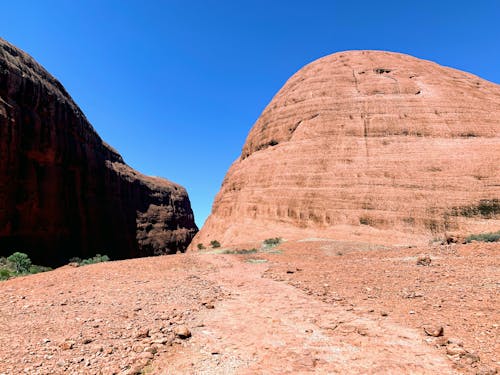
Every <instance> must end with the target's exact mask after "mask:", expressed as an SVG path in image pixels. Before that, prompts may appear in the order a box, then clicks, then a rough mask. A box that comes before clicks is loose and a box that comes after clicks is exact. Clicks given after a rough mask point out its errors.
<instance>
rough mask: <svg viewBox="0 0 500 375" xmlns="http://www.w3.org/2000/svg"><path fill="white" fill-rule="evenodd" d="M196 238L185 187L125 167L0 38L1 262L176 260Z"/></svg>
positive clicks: (57, 89)
mask: <svg viewBox="0 0 500 375" xmlns="http://www.w3.org/2000/svg"><path fill="white" fill-rule="evenodd" d="M196 232H197V227H196V225H195V223H194V217H193V212H192V210H191V206H190V202H189V198H188V195H187V193H186V190H185V189H184V188H183V187H181V186H179V185H177V184H175V183H172V182H170V181H167V180H164V179H161V178H156V177H147V176H144V175H142V174H140V173H138V172H136V171H135V170H133V169H132V168H130V167H129V166H127V165H126V164H125V163H124V161H123V159H122V157H121V156H120V155H119V154H118V153H117V152H116V151H115V150H113V149H112V148H111V147H110V146H108V145H107V144H106V143H105V142H103V141H102V140H101V138H100V137H99V135H98V134H97V133H96V131H95V130H94V129H93V127H92V125H90V123H89V122H88V121H87V119H86V118H85V116H84V114H83V113H82V111H81V110H80V109H79V108H78V106H77V105H76V104H75V103H74V102H73V100H72V99H71V97H70V96H69V95H68V93H67V92H66V90H65V89H64V87H63V86H62V85H61V84H60V83H59V82H58V81H57V80H56V79H55V78H54V77H52V76H51V75H50V74H49V73H48V72H47V71H46V70H45V69H44V68H42V67H41V66H40V65H39V64H38V63H37V62H36V61H34V60H33V59H32V58H31V57H30V56H28V55H27V54H25V53H24V52H22V51H20V50H19V49H17V48H15V47H14V46H12V45H11V44H9V43H7V42H6V41H4V40H2V39H0V255H2V256H3V255H9V254H10V253H12V252H13V251H23V252H26V253H27V254H29V255H30V257H31V258H32V260H33V261H34V262H35V263H40V264H47V265H59V264H62V263H64V262H67V260H68V259H69V258H71V257H73V256H79V257H89V256H93V255H95V254H96V253H101V254H107V255H109V256H110V257H111V258H112V259H122V258H131V257H140V256H147V255H157V254H166V253H175V252H176V251H179V250H180V251H183V250H184V249H185V248H186V246H187V245H188V244H189V242H190V241H191V239H192V237H193V236H194V235H195V233H196Z"/></svg>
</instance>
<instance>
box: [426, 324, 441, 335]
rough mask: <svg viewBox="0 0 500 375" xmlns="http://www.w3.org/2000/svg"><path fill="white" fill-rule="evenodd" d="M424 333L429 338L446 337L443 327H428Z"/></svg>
mask: <svg viewBox="0 0 500 375" xmlns="http://www.w3.org/2000/svg"><path fill="white" fill-rule="evenodd" d="M424 332H425V334H426V335H427V336H432V337H439V336H443V335H444V328H443V327H442V326H426V327H424Z"/></svg>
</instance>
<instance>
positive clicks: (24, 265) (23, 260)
mask: <svg viewBox="0 0 500 375" xmlns="http://www.w3.org/2000/svg"><path fill="white" fill-rule="evenodd" d="M7 260H8V261H9V262H10V263H12V265H13V267H14V269H15V270H16V272H17V273H28V272H29V270H30V266H31V259H30V258H29V257H28V255H26V254H24V253H20V252H17V251H16V252H15V253H14V254H12V255H11V256H9V257H8V258H7Z"/></svg>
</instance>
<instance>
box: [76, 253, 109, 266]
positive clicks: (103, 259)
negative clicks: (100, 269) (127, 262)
mask: <svg viewBox="0 0 500 375" xmlns="http://www.w3.org/2000/svg"><path fill="white" fill-rule="evenodd" d="M102 262H109V257H108V256H107V255H101V254H96V255H95V256H94V257H92V258H88V259H83V260H82V261H81V262H79V263H78V264H79V265H80V266H86V265H88V264H96V263H102Z"/></svg>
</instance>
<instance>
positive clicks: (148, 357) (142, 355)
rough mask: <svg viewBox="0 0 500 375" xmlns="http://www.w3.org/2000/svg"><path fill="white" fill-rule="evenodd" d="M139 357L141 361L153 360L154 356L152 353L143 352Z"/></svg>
mask: <svg viewBox="0 0 500 375" xmlns="http://www.w3.org/2000/svg"><path fill="white" fill-rule="evenodd" d="M137 357H138V358H140V359H153V358H154V354H153V353H151V352H142V353H140V354H139V355H138V356H137Z"/></svg>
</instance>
